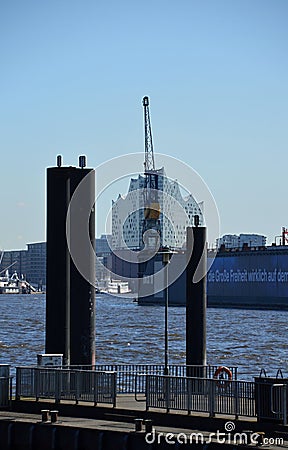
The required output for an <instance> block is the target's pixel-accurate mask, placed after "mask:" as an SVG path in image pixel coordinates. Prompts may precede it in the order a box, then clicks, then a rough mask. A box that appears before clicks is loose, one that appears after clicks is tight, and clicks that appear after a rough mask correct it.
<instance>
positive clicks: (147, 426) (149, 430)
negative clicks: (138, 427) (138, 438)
mask: <svg viewBox="0 0 288 450" xmlns="http://www.w3.org/2000/svg"><path fill="white" fill-rule="evenodd" d="M144 425H145V432H146V433H152V430H153V427H152V420H151V419H146V420H144Z"/></svg>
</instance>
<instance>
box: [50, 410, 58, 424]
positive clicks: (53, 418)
mask: <svg viewBox="0 0 288 450" xmlns="http://www.w3.org/2000/svg"><path fill="white" fill-rule="evenodd" d="M58 413H59V411H56V410H55V411H51V413H50V415H51V423H56V422H57V421H58Z"/></svg>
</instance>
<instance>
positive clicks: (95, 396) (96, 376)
mask: <svg viewBox="0 0 288 450" xmlns="http://www.w3.org/2000/svg"><path fill="white" fill-rule="evenodd" d="M93 376H94V406H96V405H97V403H98V372H96V371H95V372H94V374H93Z"/></svg>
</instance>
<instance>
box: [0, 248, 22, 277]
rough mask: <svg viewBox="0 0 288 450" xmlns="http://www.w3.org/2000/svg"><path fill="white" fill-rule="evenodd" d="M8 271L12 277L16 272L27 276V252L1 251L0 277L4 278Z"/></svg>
mask: <svg viewBox="0 0 288 450" xmlns="http://www.w3.org/2000/svg"><path fill="white" fill-rule="evenodd" d="M6 270H8V272H9V274H10V275H12V274H13V273H14V272H17V274H18V275H20V274H23V275H25V274H26V271H27V251H26V250H10V251H3V252H1V251H0V276H4V275H5V272H6Z"/></svg>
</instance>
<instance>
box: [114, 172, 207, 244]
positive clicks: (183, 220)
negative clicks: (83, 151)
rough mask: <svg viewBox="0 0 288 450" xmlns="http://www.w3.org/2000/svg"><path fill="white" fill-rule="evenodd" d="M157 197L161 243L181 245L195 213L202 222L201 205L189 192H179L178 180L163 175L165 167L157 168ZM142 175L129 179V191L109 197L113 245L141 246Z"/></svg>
mask: <svg viewBox="0 0 288 450" xmlns="http://www.w3.org/2000/svg"><path fill="white" fill-rule="evenodd" d="M158 174H159V178H158V192H159V196H158V201H159V203H160V210H161V214H160V230H161V231H160V232H161V241H160V245H161V246H167V247H170V248H181V247H182V246H183V245H184V243H185V239H186V228H187V227H188V226H192V225H194V217H195V216H196V215H198V216H199V225H200V226H201V225H203V224H204V217H203V211H202V209H203V205H202V204H201V203H199V204H198V203H197V202H196V200H195V199H194V197H193V196H192V195H191V194H189V195H187V196H186V197H185V196H183V195H182V193H181V190H180V186H179V184H178V182H177V180H170V179H168V178H167V177H166V175H165V172H164V168H162V169H159V170H158ZM144 183H145V179H144V177H143V176H141V175H139V176H138V178H132V179H131V180H130V186H129V190H128V194H127V195H126V196H122V195H120V194H119V196H118V199H117V200H116V201H112V247H113V249H123V248H125V247H128V248H130V249H139V248H141V247H142V245H143V242H142V230H143V221H144V196H143V190H144V187H145V184H144Z"/></svg>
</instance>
